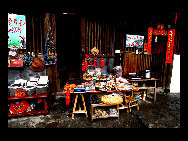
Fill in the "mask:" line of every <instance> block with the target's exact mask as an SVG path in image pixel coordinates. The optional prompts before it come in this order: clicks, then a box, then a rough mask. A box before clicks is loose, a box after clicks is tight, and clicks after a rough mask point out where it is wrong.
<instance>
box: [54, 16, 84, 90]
mask: <svg viewBox="0 0 188 141" xmlns="http://www.w3.org/2000/svg"><path fill="white" fill-rule="evenodd" d="M80 22H81V21H80V18H79V17H78V16H76V15H74V16H73V15H62V16H61V17H59V18H58V19H57V20H56V25H57V27H56V32H57V55H58V56H57V71H58V73H59V80H60V81H59V82H60V89H62V88H63V87H64V85H65V84H66V83H67V82H69V83H74V82H73V81H76V80H79V77H80V40H81V25H80ZM70 77H71V79H70Z"/></svg>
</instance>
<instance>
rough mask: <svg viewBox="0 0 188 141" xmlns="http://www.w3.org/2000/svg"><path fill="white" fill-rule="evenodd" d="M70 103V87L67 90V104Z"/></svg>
mask: <svg viewBox="0 0 188 141" xmlns="http://www.w3.org/2000/svg"><path fill="white" fill-rule="evenodd" d="M69 104H70V90H69V89H68V90H67V92H66V106H69Z"/></svg>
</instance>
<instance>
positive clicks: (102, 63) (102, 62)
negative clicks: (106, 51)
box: [100, 56, 104, 68]
mask: <svg viewBox="0 0 188 141" xmlns="http://www.w3.org/2000/svg"><path fill="white" fill-rule="evenodd" d="M103 66H104V59H103V56H102V58H101V62H100V67H101V68H102V67H103Z"/></svg>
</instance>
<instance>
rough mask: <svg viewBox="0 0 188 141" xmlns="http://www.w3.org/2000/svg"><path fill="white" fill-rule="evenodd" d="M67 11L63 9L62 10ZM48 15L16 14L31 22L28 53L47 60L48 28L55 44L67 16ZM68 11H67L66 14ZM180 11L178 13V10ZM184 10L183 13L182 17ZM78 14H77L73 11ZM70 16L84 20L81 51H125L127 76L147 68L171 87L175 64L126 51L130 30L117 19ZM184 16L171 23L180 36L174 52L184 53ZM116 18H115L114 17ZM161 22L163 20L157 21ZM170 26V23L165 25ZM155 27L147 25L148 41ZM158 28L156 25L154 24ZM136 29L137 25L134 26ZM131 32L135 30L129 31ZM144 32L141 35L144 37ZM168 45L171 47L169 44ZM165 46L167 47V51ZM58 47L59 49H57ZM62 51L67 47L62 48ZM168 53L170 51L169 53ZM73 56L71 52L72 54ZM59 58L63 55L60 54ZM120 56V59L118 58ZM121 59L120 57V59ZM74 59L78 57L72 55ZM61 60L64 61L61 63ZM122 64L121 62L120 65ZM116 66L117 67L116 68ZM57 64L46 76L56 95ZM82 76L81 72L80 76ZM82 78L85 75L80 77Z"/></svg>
mask: <svg viewBox="0 0 188 141" xmlns="http://www.w3.org/2000/svg"><path fill="white" fill-rule="evenodd" d="M62 11H63V10H62ZM62 11H61V12H53V11H50V12H48V11H47V12H46V11H41V12H39V11H37V12H36V13H32V12H29V10H27V12H26V13H24V11H23V12H20V11H18V12H17V11H14V10H13V11H12V13H13V12H15V13H16V12H17V14H19V13H20V14H24V15H26V22H27V46H26V47H27V52H34V54H35V55H38V56H39V57H43V55H44V54H45V48H44V45H45V40H46V36H47V30H48V27H51V28H52V33H53V36H54V42H55V44H56V43H57V42H59V41H57V40H56V39H57V34H56V32H57V30H58V29H57V26H56V23H57V19H58V18H59V17H62V15H63V16H65V15H64V14H63V12H62ZM65 12H67V11H65ZM174 12H176V11H174ZM181 12H182V11H179V13H180V14H182V13H181ZM73 13H74V12H73ZM68 14H69V13H67V16H73V17H74V16H76V18H79V19H80V25H79V26H80V34H81V35H80V37H81V38H80V44H79V46H77V47H76V48H79V50H80V52H77V53H78V54H80V53H81V49H82V47H84V48H85V50H86V52H87V53H88V54H90V51H91V49H92V48H93V47H96V48H97V49H99V51H100V52H99V56H98V57H101V56H102V55H103V56H104V57H110V58H114V59H115V61H116V60H118V59H116V57H117V56H116V54H115V50H117V49H119V50H121V54H122V60H123V64H122V66H123V74H124V75H127V74H128V73H130V72H136V73H140V72H143V71H145V70H146V69H150V70H151V71H153V76H152V77H155V78H158V79H160V81H159V83H158V86H161V87H163V89H165V88H168V87H169V84H170V78H171V74H172V67H173V66H172V64H166V63H165V55H164V54H165V53H164V52H163V53H155V52H153V53H152V55H136V54H135V53H134V52H135V50H134V49H133V48H126V33H129V32H128V31H126V30H121V28H120V26H121V25H119V21H118V20H117V19H116V18H115V19H113V18H112V19H110V18H109V17H107V18H103V17H102V18H101V17H99V18H98V17H97V16H89V15H83V14H80V15H79V13H78V14H77V13H75V14H72V15H71V14H70V15H68ZM170 14H171V18H173V17H174V16H173V13H170ZM181 16H182V15H180V16H179V17H180V19H179V20H178V22H177V24H176V25H175V24H171V25H172V26H173V27H174V28H175V29H176V36H175V47H174V53H175V54H180V48H181V45H182V43H180V42H181V40H180V39H181V38H180V37H181V31H182V27H181V25H182V23H181V22H183V21H182V17H181ZM114 17H115V16H114ZM157 22H160V21H156V23H157ZM165 24H168V23H165ZM149 26H151V25H149V24H145V25H144V26H143V31H144V33H142V35H143V34H144V35H145V36H146V38H147V35H146V33H147V28H148V27H149ZM153 26H155V25H153ZM133 27H134V26H133ZM129 30H131V29H129ZM133 30H134V33H136V31H137V30H136V29H133ZM140 33H141V31H140V32H139V33H138V34H140ZM166 46H167V45H166ZM166 46H164V48H166ZM57 48H58V47H57ZM62 48H64V46H63V45H62ZM141 51H143V50H141ZM165 51H166V50H165ZM70 54H71V53H70ZM57 55H61V54H59V52H58V51H57ZM118 57H119V56H118ZM118 57H117V58H118ZM72 58H74V56H72ZM58 61H61V60H58ZM116 64H118V63H116ZM116 64H115V65H116ZM57 65H58V64H56V65H50V66H46V75H47V76H48V77H49V81H50V87H51V88H52V89H53V93H56V92H57V91H60V78H59V76H60V74H59V71H58V69H57V67H58V66H57ZM80 69H81V61H80ZM80 74H81V73H80ZM80 77H81V76H80Z"/></svg>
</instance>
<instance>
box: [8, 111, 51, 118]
mask: <svg viewBox="0 0 188 141" xmlns="http://www.w3.org/2000/svg"><path fill="white" fill-rule="evenodd" d="M40 114H48V111H45V110H41V111H36V110H31V111H30V112H23V113H20V114H10V113H9V114H8V117H17V116H26V115H40Z"/></svg>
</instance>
